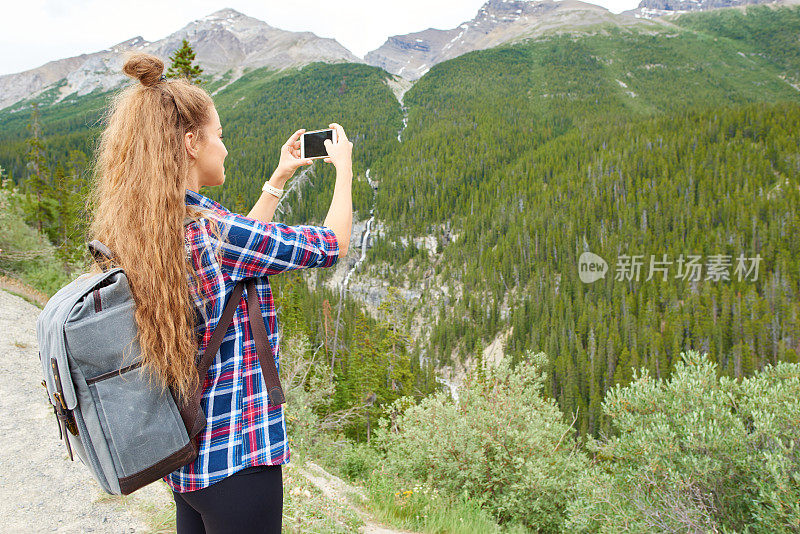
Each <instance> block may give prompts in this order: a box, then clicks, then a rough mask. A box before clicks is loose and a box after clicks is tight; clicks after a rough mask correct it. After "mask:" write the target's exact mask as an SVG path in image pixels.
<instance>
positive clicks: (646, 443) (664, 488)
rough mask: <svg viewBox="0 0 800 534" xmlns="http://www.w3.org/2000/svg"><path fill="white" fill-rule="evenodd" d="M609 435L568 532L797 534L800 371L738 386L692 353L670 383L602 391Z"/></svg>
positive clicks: (768, 374)
mask: <svg viewBox="0 0 800 534" xmlns="http://www.w3.org/2000/svg"><path fill="white" fill-rule="evenodd" d="M603 410H604V412H605V413H606V414H607V415H608V416H610V417H611V418H612V421H613V425H614V427H615V429H616V430H617V431H618V435H617V436H616V437H612V438H607V439H605V440H602V441H590V443H589V448H590V450H592V451H593V452H595V454H596V461H597V462H596V463H597V465H596V466H595V468H594V469H593V470H590V471H587V474H586V475H585V476H584V478H583V479H582V481H581V482H580V487H581V488H582V489H583V496H582V497H581V498H580V499H578V500H577V501H576V502H575V503H573V505H572V506H571V507H570V520H569V524H568V528H569V529H570V530H574V531H593V532H618V531H623V530H624V531H626V532H653V531H670V532H678V531H680V532H686V531H691V532H701V531H702V532H719V531H749V532H765V533H766V532H797V531H798V530H800V452H799V451H800V447H799V446H800V365H797V364H789V363H780V364H778V365H776V366H774V367H773V366H767V367H766V368H765V369H764V370H763V371H762V372H759V373H757V374H756V375H755V376H753V377H752V378H746V379H744V380H742V381H741V382H737V381H736V380H733V379H729V378H726V377H721V378H719V377H718V376H717V368H716V365H715V364H714V363H712V362H711V361H709V360H708V359H707V358H706V357H705V356H701V355H700V354H698V353H697V352H694V351H690V352H688V353H686V354H684V355H683V361H682V362H681V363H679V364H678V366H677V368H676V370H675V372H674V373H673V374H672V376H671V377H670V378H669V379H668V380H654V379H653V378H652V377H650V376H649V375H648V373H647V372H646V371H644V372H642V373H641V374H637V375H636V376H635V378H634V381H633V382H632V383H631V384H630V385H629V386H627V387H624V388H622V387H619V386H618V387H617V388H616V389H614V390H612V391H609V393H608V394H607V395H606V399H605V401H604V402H603Z"/></svg>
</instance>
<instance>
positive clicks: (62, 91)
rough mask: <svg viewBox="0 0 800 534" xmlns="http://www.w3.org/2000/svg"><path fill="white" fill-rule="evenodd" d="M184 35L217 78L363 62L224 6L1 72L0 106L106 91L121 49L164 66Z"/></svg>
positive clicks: (117, 82)
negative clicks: (157, 31) (172, 28)
mask: <svg viewBox="0 0 800 534" xmlns="http://www.w3.org/2000/svg"><path fill="white" fill-rule="evenodd" d="M183 39H188V40H189V41H190V42H191V43H192V47H193V49H194V51H195V53H196V54H197V61H198V62H199V63H200V64H201V65H202V67H203V69H204V74H206V75H211V76H212V78H215V79H216V78H219V77H221V76H222V75H223V74H225V73H226V72H228V71H229V70H232V75H231V80H230V81H233V80H235V79H237V78H238V77H240V76H241V75H242V74H243V73H244V72H245V71H246V70H252V69H256V68H260V67H270V68H272V69H276V70H280V69H284V68H289V67H294V66H302V65H306V64H309V63H313V62H315V61H322V62H326V63H336V62H352V63H363V60H361V59H360V58H358V57H356V56H355V55H354V54H353V53H352V52H350V51H349V50H348V49H347V48H345V47H344V46H342V45H341V44H339V42H338V41H336V40H335V39H330V38H323V37H318V36H317V35H315V34H314V33H312V32H291V31H286V30H281V29H278V28H275V27H273V26H270V25H269V24H268V23H266V22H264V21H262V20H259V19H256V18H253V17H249V16H247V15H244V14H242V13H240V12H238V11H236V10H234V9H231V8H225V9H221V10H218V11H215V12H214V13H211V14H209V15H207V16H205V17H203V18H201V19H197V20H194V21H192V22H190V23H189V24H187V25H185V26H184V27H182V28H181V29H179V30H178V31H176V32H173V33H171V34H169V35H168V36H166V37H164V38H163V39H159V40H157V41H153V42H150V41H147V40H145V39H144V38H142V37H141V36H136V37H133V38H130V39H127V40H125V41H122V42H120V43H117V44H115V45H113V46H111V47H109V48H106V49H104V50H100V51H98V52H93V53H88V54H80V55H78V56H74V57H70V58H65V59H60V60H55V61H50V62H48V63H45V64H44V65H42V66H40V67H37V68H34V69H30V70H27V71H23V72H19V73H13V74H6V75H3V76H0V109H3V108H6V107H8V106H11V105H13V104H15V103H17V102H20V101H21V100H24V99H26V98H31V97H35V96H36V95H39V94H41V93H43V92H44V91H47V90H49V89H52V88H54V87H57V88H58V96H57V98H56V99H55V102H60V101H61V100H63V99H64V98H66V97H67V96H69V95H73V94H77V95H78V96H83V95H86V94H88V93H91V92H92V91H94V90H96V89H98V88H99V89H101V90H103V91H108V90H111V89H115V88H117V87H120V86H122V85H124V84H125V83H127V82H128V81H129V80H130V78H128V77H127V76H126V75H124V74H122V65H123V62H124V57H123V54H124V53H125V52H136V51H141V52H148V53H151V54H153V55H156V56H158V57H160V58H161V59H162V60H163V61H164V63H165V64H169V59H168V57H169V56H170V55H171V54H172V53H173V52H174V51H175V50H176V49H177V48H179V47H180V46H181V42H182V40H183Z"/></svg>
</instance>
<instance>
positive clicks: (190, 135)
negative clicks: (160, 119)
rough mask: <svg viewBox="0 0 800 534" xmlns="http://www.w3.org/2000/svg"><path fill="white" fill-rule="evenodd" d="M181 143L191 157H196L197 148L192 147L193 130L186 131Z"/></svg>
mask: <svg viewBox="0 0 800 534" xmlns="http://www.w3.org/2000/svg"><path fill="white" fill-rule="evenodd" d="M183 144H184V146H185V147H186V152H187V153H188V154H189V157H190V158H192V159H195V158H197V149H196V148H195V147H194V132H186V135H185V136H184V137H183Z"/></svg>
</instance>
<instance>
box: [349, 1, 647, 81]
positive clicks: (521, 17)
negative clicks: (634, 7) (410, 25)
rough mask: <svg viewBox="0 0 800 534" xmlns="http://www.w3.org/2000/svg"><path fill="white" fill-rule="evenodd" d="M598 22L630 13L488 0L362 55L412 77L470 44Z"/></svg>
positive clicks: (624, 20)
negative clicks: (448, 25)
mask: <svg viewBox="0 0 800 534" xmlns="http://www.w3.org/2000/svg"><path fill="white" fill-rule="evenodd" d="M603 22H611V23H614V24H618V25H627V24H630V23H631V22H632V18H631V17H623V16H619V15H614V14H613V13H611V12H610V11H608V10H607V9H605V8H603V7H600V6H597V5H594V4H587V3H584V2H580V1H578V0H563V1H554V0H535V1H534V0H489V2H486V3H485V4H484V5H483V7H481V9H480V10H479V11H478V14H477V15H475V18H473V19H472V20H470V21H468V22H465V23H463V24H461V25H460V26H458V27H457V28H453V29H452V30H436V29H433V28H430V29H427V30H425V31H422V32H417V33H410V34H408V35H395V36H393V37H390V38H389V39H388V40H387V41H386V42H385V43H384V44H383V45H382V46H381V47H380V48H378V49H377V50H373V51H372V52H369V53H368V54H367V55H366V57H365V59H366V61H367V63H369V64H370V65H374V66H377V67H381V68H383V69H385V70H387V71H388V72H391V73H392V74H396V75H398V76H402V77H403V78H406V79H408V80H416V79H418V78H420V77H422V76H423V75H424V74H425V73H426V72H428V70H429V69H430V68H431V67H432V66H433V65H435V64H437V63H441V62H442V61H446V60H448V59H452V58H454V57H457V56H460V55H462V54H465V53H467V52H471V51H473V50H483V49H486V48H491V47H493V46H497V45H499V44H502V43H506V42H510V41H514V40H517V39H521V38H526V37H535V36H537V35H541V34H543V33H545V32H548V31H553V30H555V29H557V28H559V27H564V28H567V27H568V28H570V29H575V28H579V27H581V26H586V25H591V24H599V23H603Z"/></svg>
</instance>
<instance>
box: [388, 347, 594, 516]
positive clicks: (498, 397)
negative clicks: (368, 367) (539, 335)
mask: <svg viewBox="0 0 800 534" xmlns="http://www.w3.org/2000/svg"><path fill="white" fill-rule="evenodd" d="M529 356H530V358H529V359H528V361H523V362H521V363H520V364H519V365H518V366H517V367H516V368H514V369H511V368H510V366H509V365H508V363H507V362H506V361H503V362H501V363H500V364H499V365H498V366H497V367H496V368H494V369H490V370H488V371H486V376H483V373H481V372H478V373H472V374H470V375H469V376H467V378H466V379H465V382H464V385H463V386H462V388H461V390H460V393H459V402H458V403H455V402H453V401H452V400H451V399H450V397H449V396H448V395H447V394H446V393H438V394H436V395H433V396H431V397H428V398H426V399H424V400H423V401H422V402H420V404H419V405H412V406H410V407H407V408H403V407H402V404H403V403H405V404H408V401H407V399H404V400H400V401H398V402H396V403H395V404H396V406H395V408H396V409H395V410H394V412H390V414H389V415H390V417H388V418H383V419H381V421H380V423H379V427H380V428H379V429H378V431H377V432H376V442H377V443H378V444H379V446H380V447H381V449H382V450H383V451H385V453H386V462H385V464H384V465H385V468H386V469H387V470H388V471H389V472H390V473H392V474H393V475H394V476H396V477H398V478H400V479H403V480H406V481H409V482H410V483H412V484H413V481H420V482H425V483H426V484H427V485H429V486H430V487H432V488H434V489H437V490H440V491H442V492H444V493H445V494H447V495H451V496H458V495H462V494H463V495H464V496H465V497H468V498H469V499H470V500H474V501H476V502H478V503H479V504H481V505H482V506H483V507H484V509H486V510H488V511H489V512H490V513H491V514H492V515H493V516H494V517H495V518H496V519H497V520H498V521H499V522H500V523H507V522H515V523H519V524H521V525H524V526H526V527H528V528H532V529H536V530H538V531H541V532H557V531H559V530H560V529H561V526H562V523H563V520H564V516H565V510H566V507H567V504H568V503H569V502H570V501H571V500H572V499H574V498H575V495H574V493H575V489H574V486H575V481H576V480H577V479H578V477H579V474H580V473H581V471H582V470H583V469H585V467H586V466H587V465H588V462H587V459H586V458H585V457H584V455H583V454H582V453H580V452H579V451H577V450H576V447H575V442H574V440H573V439H572V437H573V430H572V429H571V428H570V427H569V426H567V425H566V424H564V423H563V422H562V415H561V413H560V411H559V410H558V407H557V406H556V404H555V402H554V401H552V400H550V399H545V398H544V397H543V396H542V389H543V385H544V379H545V376H544V374H543V373H542V371H541V369H542V366H543V365H544V362H545V355H544V354H543V353H539V354H536V355H530V354H529Z"/></svg>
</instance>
